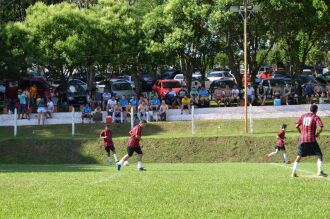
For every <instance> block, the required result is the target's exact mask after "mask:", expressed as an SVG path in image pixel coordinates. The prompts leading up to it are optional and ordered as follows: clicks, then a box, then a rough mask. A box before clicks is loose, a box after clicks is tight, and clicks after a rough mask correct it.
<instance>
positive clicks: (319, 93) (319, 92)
mask: <svg viewBox="0 0 330 219" xmlns="http://www.w3.org/2000/svg"><path fill="white" fill-rule="evenodd" d="M314 96H315V97H316V98H317V101H318V103H321V102H323V101H321V100H322V99H323V97H324V94H323V88H322V87H321V84H320V83H319V82H318V83H317V84H316V86H315V87H314Z"/></svg>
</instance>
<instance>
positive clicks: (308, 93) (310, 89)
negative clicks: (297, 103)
mask: <svg viewBox="0 0 330 219" xmlns="http://www.w3.org/2000/svg"><path fill="white" fill-rule="evenodd" d="M304 87H305V95H306V104H312V99H313V94H314V86H313V84H312V82H311V81H308V82H307V84H306V85H305V86H304Z"/></svg>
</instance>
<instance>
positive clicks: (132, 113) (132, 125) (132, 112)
mask: <svg viewBox="0 0 330 219" xmlns="http://www.w3.org/2000/svg"><path fill="white" fill-rule="evenodd" d="M133 127H134V109H133V106H132V107H131V129H133Z"/></svg>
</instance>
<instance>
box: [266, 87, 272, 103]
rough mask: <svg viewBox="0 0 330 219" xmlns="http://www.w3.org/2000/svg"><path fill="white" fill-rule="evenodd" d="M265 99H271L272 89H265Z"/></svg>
mask: <svg viewBox="0 0 330 219" xmlns="http://www.w3.org/2000/svg"><path fill="white" fill-rule="evenodd" d="M265 92H266V99H271V100H272V99H273V88H272V87H271V86H270V85H268V86H267V88H266V91H265Z"/></svg>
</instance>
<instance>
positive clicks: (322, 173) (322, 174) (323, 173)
mask: <svg viewBox="0 0 330 219" xmlns="http://www.w3.org/2000/svg"><path fill="white" fill-rule="evenodd" d="M317 175H318V176H323V177H327V176H328V174H326V173H325V172H323V171H321V172H319V173H318V174H317Z"/></svg>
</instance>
